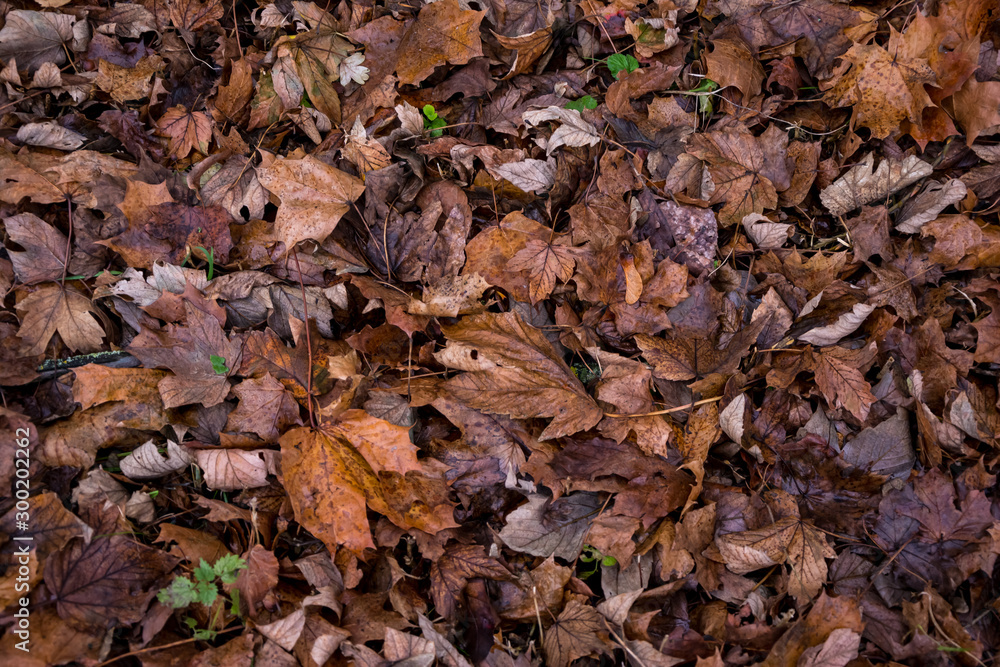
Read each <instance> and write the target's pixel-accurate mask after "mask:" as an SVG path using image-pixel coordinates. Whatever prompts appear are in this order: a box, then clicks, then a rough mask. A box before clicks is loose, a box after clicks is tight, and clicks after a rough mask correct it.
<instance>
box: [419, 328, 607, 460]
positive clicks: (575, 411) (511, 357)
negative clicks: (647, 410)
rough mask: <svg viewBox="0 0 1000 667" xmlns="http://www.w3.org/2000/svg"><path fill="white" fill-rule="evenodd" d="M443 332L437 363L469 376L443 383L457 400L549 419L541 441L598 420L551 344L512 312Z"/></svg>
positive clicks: (598, 413) (518, 415)
mask: <svg viewBox="0 0 1000 667" xmlns="http://www.w3.org/2000/svg"><path fill="white" fill-rule="evenodd" d="M442 330H443V331H444V334H445V337H446V338H447V339H448V345H447V346H446V347H445V348H444V349H443V350H442V351H441V352H438V353H437V354H436V355H435V356H436V357H437V359H438V361H440V362H441V363H443V364H445V365H447V366H450V367H451V368H456V369H459V370H463V371H467V372H465V373H462V374H460V375H457V376H455V377H453V378H450V379H449V380H447V381H446V382H445V384H444V387H445V388H446V389H447V391H448V392H449V393H450V394H451V395H452V396H453V397H454V398H455V399H456V400H458V401H460V402H462V403H465V404H466V405H468V406H469V407H471V408H474V409H476V410H482V411H484V412H490V413H494V414H505V415H509V416H511V417H515V418H519V419H524V418H534V417H551V418H552V421H551V422H549V425H548V426H547V427H546V428H545V430H544V431H543V432H542V435H541V438H542V439H543V440H544V439H548V438H558V437H560V436H563V435H569V434H572V433H576V432H578V431H583V430H586V429H588V428H590V427H592V426H594V425H596V424H597V422H599V421H600V420H601V416H602V413H601V409H600V408H598V407H597V404H596V403H594V400H593V399H592V398H590V396H589V395H588V394H587V390H586V389H585V388H584V386H583V385H582V384H580V381H579V380H578V379H577V378H576V376H575V375H574V374H573V371H571V370H570V368H569V367H568V366H567V365H566V362H564V361H563V360H562V359H561V358H560V356H559V355H558V354H556V352H555V350H554V349H553V348H552V345H551V343H549V341H548V340H547V339H546V338H545V336H544V335H543V334H542V332H540V331H539V330H538V329H535V328H534V327H532V326H530V325H527V324H525V323H524V321H523V320H522V319H521V318H520V317H519V316H518V315H517V314H516V313H503V314H495V313H483V314H481V315H473V316H470V317H467V318H466V319H464V320H462V321H461V322H459V323H458V324H456V325H450V326H443V327H442Z"/></svg>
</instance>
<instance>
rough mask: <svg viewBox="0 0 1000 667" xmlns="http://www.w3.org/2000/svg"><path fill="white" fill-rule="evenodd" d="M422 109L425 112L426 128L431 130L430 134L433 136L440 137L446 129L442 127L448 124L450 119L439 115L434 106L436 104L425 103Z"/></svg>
mask: <svg viewBox="0 0 1000 667" xmlns="http://www.w3.org/2000/svg"><path fill="white" fill-rule="evenodd" d="M422 111H423V112H424V129H425V130H430V135H431V136H432V137H440V136H441V135H442V134H444V130H443V129H441V128H443V127H445V126H446V125H448V121H446V120H445V119H444V118H441V117H440V116H438V113H437V109H435V108H434V105H433V104H425V105H424V108H423V109H422Z"/></svg>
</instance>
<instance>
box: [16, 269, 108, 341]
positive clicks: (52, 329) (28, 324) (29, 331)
mask: <svg viewBox="0 0 1000 667" xmlns="http://www.w3.org/2000/svg"><path fill="white" fill-rule="evenodd" d="M17 310H18V311H19V312H20V313H22V315H21V328H20V329H19V330H18V332H17V335H18V337H20V338H21V340H22V341H24V344H25V345H26V346H27V350H26V351H25V354H42V353H44V352H45V348H46V347H48V344H49V341H50V340H51V338H52V336H54V335H55V334H56V333H58V334H59V338H61V339H62V342H63V343H64V344H65V345H66V347H68V348H69V349H71V350H73V351H74V352H95V351H97V350H99V349H101V341H102V339H103V338H104V329H102V328H101V325H100V324H98V323H97V320H96V319H94V315H93V313H94V312H95V311H94V307H93V305H92V304H91V303H90V299H88V298H87V297H86V296H84V295H83V294H81V293H80V292H77V291H75V290H74V289H72V288H69V287H64V286H61V285H56V284H44V285H42V286H41V287H39V288H38V289H37V290H35V291H34V292H32V293H31V294H29V295H27V296H26V297H24V298H23V299H21V300H20V301H19V302H18V304H17Z"/></svg>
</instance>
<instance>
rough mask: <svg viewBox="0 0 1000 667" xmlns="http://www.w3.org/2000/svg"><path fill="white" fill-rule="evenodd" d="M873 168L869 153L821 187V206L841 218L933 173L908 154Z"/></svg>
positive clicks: (872, 157)
mask: <svg viewBox="0 0 1000 667" xmlns="http://www.w3.org/2000/svg"><path fill="white" fill-rule="evenodd" d="M874 167H875V156H874V154H873V153H869V154H868V155H866V156H865V157H864V158H863V159H862V160H861V162H860V163H859V164H857V165H855V166H854V167H851V169H850V171H848V172H847V173H846V174H844V175H843V176H841V177H840V178H838V179H837V180H836V181H834V182H833V183H832V184H830V185H828V186H827V187H825V188H823V190H822V192H820V194H819V198H820V201H822V202H823V206H825V207H826V209H827V210H828V211H829V212H830V213H831V214H832V215H843V214H845V213H847V212H848V211H853V210H854V209H856V208H858V207H860V206H862V205H864V204H870V203H872V202H873V201H875V200H877V199H885V198H886V197H888V196H889V195H891V194H893V193H894V192H897V191H899V190H902V189H903V188H905V187H906V186H907V185H912V184H913V183H916V182H917V181H919V180H920V179H922V178H924V177H926V176H930V174H931V172H932V171H934V168H933V167H932V166H931V165H930V163H928V162H924V161H923V160H921V159H920V158H918V157H917V156H915V155H908V156H907V157H906V158H905V159H903V160H895V159H893V158H891V157H886V158H884V159H883V160H882V162H880V163H879V165H878V169H874Z"/></svg>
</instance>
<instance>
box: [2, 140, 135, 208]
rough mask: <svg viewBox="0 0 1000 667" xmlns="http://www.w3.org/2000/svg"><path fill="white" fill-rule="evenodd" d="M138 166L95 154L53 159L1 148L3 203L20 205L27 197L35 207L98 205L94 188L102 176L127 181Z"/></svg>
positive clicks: (83, 152) (55, 157)
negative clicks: (62, 204)
mask: <svg viewBox="0 0 1000 667" xmlns="http://www.w3.org/2000/svg"><path fill="white" fill-rule="evenodd" d="M135 171H136V166H135V165H133V164H131V163H128V162H125V161H124V160H118V159H116V158H113V157H111V156H108V155H102V154H101V153H95V152H94V151H85V150H77V151H73V152H72V153H69V154H67V155H58V156H57V155H50V154H47V153H44V152H35V151H31V150H29V149H27V148H22V149H21V150H20V151H18V153H17V154H16V155H15V154H14V153H11V152H10V151H9V150H7V149H6V148H3V147H0V181H2V182H3V184H4V186H3V188H2V190H0V200H2V201H5V202H8V203H10V204H17V203H19V202H20V201H21V199H23V198H24V197H28V198H29V199H30V200H31V201H33V202H35V203H36V204H55V203H63V202H66V201H67V200H70V201H73V202H74V203H77V204H79V205H81V206H88V207H93V206H96V204H97V198H96V196H95V195H94V187H95V184H96V183H97V182H98V180H99V179H100V177H101V176H102V175H107V176H115V177H118V178H128V177H129V176H131V175H132V174H134V173H135Z"/></svg>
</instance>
